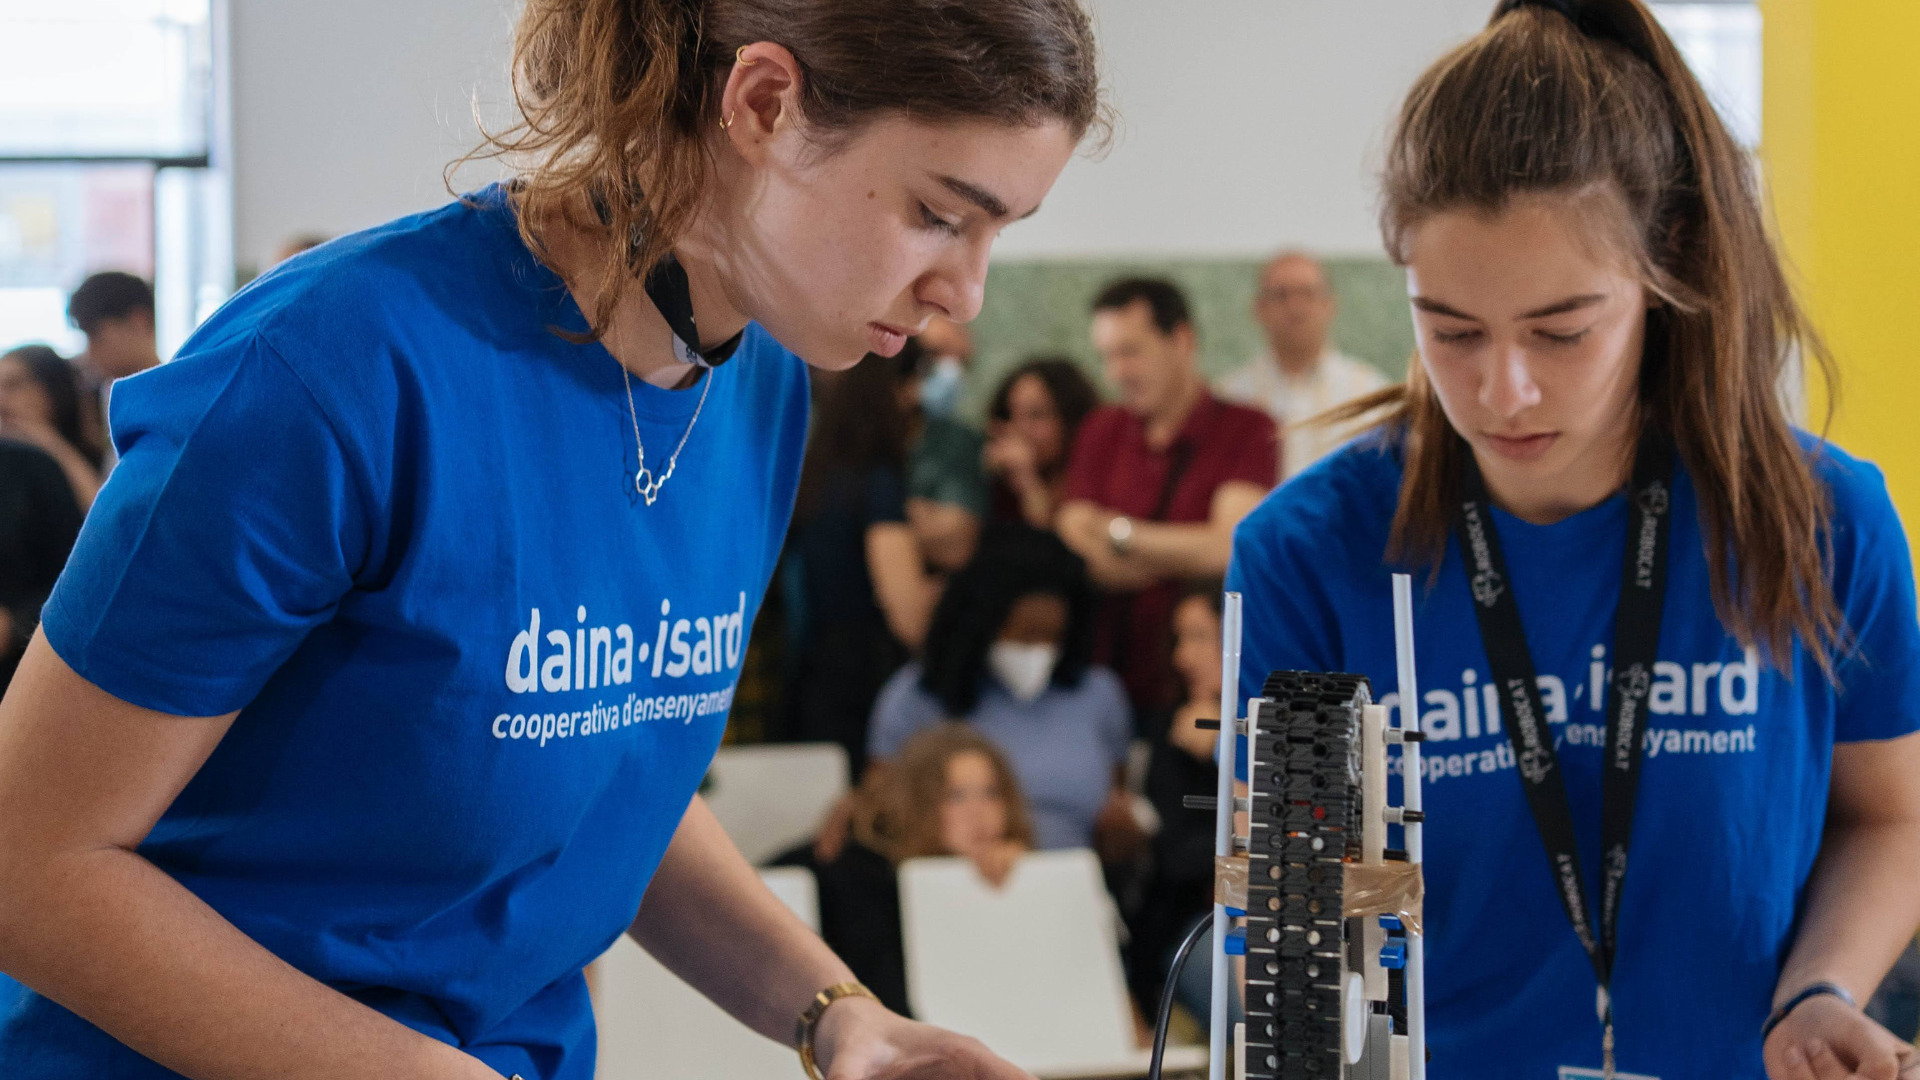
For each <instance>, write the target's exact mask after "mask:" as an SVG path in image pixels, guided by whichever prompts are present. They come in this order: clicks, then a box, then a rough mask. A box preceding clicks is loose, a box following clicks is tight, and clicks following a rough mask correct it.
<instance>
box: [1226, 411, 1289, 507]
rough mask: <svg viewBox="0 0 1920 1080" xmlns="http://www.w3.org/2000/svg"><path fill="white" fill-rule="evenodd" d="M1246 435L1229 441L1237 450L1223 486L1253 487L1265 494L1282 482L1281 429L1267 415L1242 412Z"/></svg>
mask: <svg viewBox="0 0 1920 1080" xmlns="http://www.w3.org/2000/svg"><path fill="white" fill-rule="evenodd" d="M1241 419H1242V421H1243V431H1242V433H1241V434H1240V435H1239V437H1237V438H1234V439H1232V440H1229V443H1228V445H1230V446H1231V447H1232V448H1233V449H1232V452H1231V456H1230V457H1229V458H1228V460H1227V468H1226V472H1225V474H1224V475H1223V476H1221V478H1220V479H1221V482H1223V483H1232V482H1234V481H1239V482H1241V483H1247V484H1252V485H1254V486H1255V487H1258V488H1260V489H1262V490H1266V489H1269V488H1272V487H1273V486H1274V485H1275V484H1276V483H1278V482H1279V480H1280V429H1279V428H1278V427H1276V426H1275V425H1274V422H1273V418H1272V417H1270V416H1268V415H1267V414H1266V413H1263V412H1256V411H1254V410H1252V409H1242V410H1241Z"/></svg>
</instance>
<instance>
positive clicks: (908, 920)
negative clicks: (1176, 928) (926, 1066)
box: [900, 851, 1206, 1080]
mask: <svg viewBox="0 0 1920 1080" xmlns="http://www.w3.org/2000/svg"><path fill="white" fill-rule="evenodd" d="M1111 910H1112V909H1111V905H1110V903H1109V901H1108V899H1107V893H1106V887H1105V885H1104V884H1103V883H1102V881H1101V876H1100V863H1099V860H1098V859H1096V858H1095V857H1094V855H1093V853H1092V852H1090V851H1047V852H1036V853H1034V854H1031V855H1027V856H1025V857H1024V858H1022V859H1021V860H1020V862H1019V864H1018V865H1016V866H1015V867H1014V870H1013V874H1012V875H1011V877H1009V878H1008V880H1007V882H1006V884H1005V885H1004V886H1002V887H1001V888H999V889H995V888H994V887H992V886H990V885H988V884H987V883H986V881H985V880H984V879H982V878H981V877H980V875H979V873H978V872H977V871H976V870H975V869H974V867H973V865H972V864H971V863H969V862H967V861H966V860H963V859H913V860H910V861H908V862H906V863H904V864H902V866H901V867H900V922H901V933H902V936H903V938H904V944H905V946H906V959H907V997H908V998H909V1000H911V1001H912V1003H913V1011H914V1015H915V1016H917V1017H919V1018H920V1019H922V1020H925V1021H927V1022H928V1023H932V1024H938V1025H940V1026H941V1027H945V1028H951V1029H953V1030H955V1031H959V1032H961V1033H963V1034H967V1035H972V1036H974V1037H975V1038H977V1039H980V1040H981V1041H982V1042H984V1043H986V1044H987V1046H989V1047H991V1048H992V1049H993V1050H994V1051H995V1052H996V1053H998V1054H1000V1055H1001V1056H1003V1057H1005V1058H1007V1059H1008V1060H1010V1061H1012V1062H1013V1063H1014V1064H1016V1065H1019V1066H1021V1067H1022V1068H1024V1069H1026V1070H1028V1071H1029V1072H1032V1073H1034V1074H1035V1075H1037V1076H1039V1077H1041V1078H1042V1080H1065V1078H1069V1077H1118V1076H1143V1075H1145V1074H1146V1067H1147V1053H1146V1052H1145V1051H1143V1050H1141V1049H1139V1048H1138V1046H1137V1045H1136V1044H1135V1042H1134V1028H1133V1012H1132V1009H1131V1007H1130V1004H1129V1001H1128V998H1127V988H1126V981H1125V979H1124V978H1123V976H1122V974H1121V971H1120V953H1119V949H1118V947H1117V945H1116V942H1115V940H1114V933H1113V924H1112V916H1111V915H1110V912H1111ZM1205 1060H1206V1050H1205V1049H1204V1048H1201V1047H1170V1048H1169V1049H1168V1051H1167V1063H1166V1064H1167V1069H1168V1071H1169V1072H1173V1071H1176V1070H1182V1071H1184V1070H1188V1069H1193V1068H1195V1067H1197V1066H1199V1065H1203V1064H1204V1063H1205Z"/></svg>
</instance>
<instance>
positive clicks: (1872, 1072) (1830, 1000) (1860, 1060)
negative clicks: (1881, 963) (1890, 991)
mask: <svg viewBox="0 0 1920 1080" xmlns="http://www.w3.org/2000/svg"><path fill="white" fill-rule="evenodd" d="M1762 1056H1763V1058H1764V1060H1765V1061H1766V1066H1767V1077H1768V1080H1917V1078H1920V1053H1916V1051H1915V1050H1914V1048H1913V1047H1911V1046H1909V1045H1907V1044H1906V1043H1903V1042H1901V1041H1900V1040H1899V1039H1898V1038H1897V1037H1895V1036H1894V1034H1893V1033H1892V1032H1890V1031H1888V1030H1887V1029H1886V1028H1883V1027H1881V1026H1880V1025H1879V1024H1876V1023H1874V1022H1873V1021H1872V1020H1870V1019H1868V1018H1867V1015H1866V1014H1865V1013H1863V1012H1861V1011H1860V1010H1859V1009H1856V1008H1854V1007H1853V1006H1851V1005H1848V1004H1847V1003H1846V1002H1844V1001H1842V1000H1840V999H1839V998H1837V997H1833V996H1832V995H1821V996H1820V997H1814V998H1808V999H1807V1000H1806V1001H1804V1002H1801V1003H1800V1006H1799V1007H1798V1008H1796V1009H1794V1010H1793V1011H1792V1012H1790V1013H1788V1014H1787V1017H1786V1019H1784V1020H1782V1021H1780V1026H1778V1027H1776V1028H1774V1029H1773V1034H1772V1035H1770V1036H1768V1037H1767V1044H1766V1046H1765V1047H1763V1048H1762Z"/></svg>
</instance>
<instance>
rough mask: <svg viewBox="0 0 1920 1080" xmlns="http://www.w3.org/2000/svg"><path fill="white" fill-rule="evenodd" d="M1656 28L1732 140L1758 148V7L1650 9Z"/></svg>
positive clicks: (1664, 6) (1707, 5) (1717, 5)
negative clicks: (1681, 57) (1662, 29)
mask: <svg viewBox="0 0 1920 1080" xmlns="http://www.w3.org/2000/svg"><path fill="white" fill-rule="evenodd" d="M1653 10H1654V14H1655V15H1657V16H1658V17H1659V19H1660V24H1661V25H1662V26H1664V27H1666V28H1667V33H1668V34H1669V35H1671V36H1672V37H1673V40H1674V44H1676V45H1678V46H1679V47H1680V51H1681V53H1683V54H1684V55H1685V56H1686V58H1687V65H1688V66H1689V67H1691V68H1693V73H1694V75H1695V76H1697V77H1698V78H1699V79H1700V82H1701V85H1703V86H1705V87H1706V90H1707V94H1708V96H1710V97H1711V98H1713V103H1714V105H1715V106H1717V107H1718V108H1719V110H1720V116H1721V118H1722V119H1723V120H1725V121H1726V124H1727V127H1728V128H1729V129H1731V130H1732V132H1733V137H1734V138H1735V139H1737V140H1738V141H1739V143H1740V145H1742V146H1744V147H1746V148H1747V149H1749V150H1752V149H1755V148H1756V147H1758V146H1759V145H1760V88H1761V67H1760V6H1759V5H1758V4H1754V3H1725V2H1722V3H1692V4H1663V3H1656V4H1654V5H1653Z"/></svg>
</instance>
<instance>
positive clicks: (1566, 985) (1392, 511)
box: [1228, 0, 1920, 1080]
mask: <svg viewBox="0 0 1920 1080" xmlns="http://www.w3.org/2000/svg"><path fill="white" fill-rule="evenodd" d="M1382 219H1383V226H1384V231H1385V235H1386V241H1387V247H1388V249H1389V251H1390V252H1391V253H1392V255H1393V256H1394V257H1395V258H1396V259H1397V260H1398V261H1400V262H1401V263H1402V264H1403V265H1404V266H1405V267H1406V269H1407V282H1408V292H1409V294H1410V296H1411V299H1412V308H1413V317H1414V322H1415V326H1416V329H1417V331H1418V340H1419V348H1418V356H1417V357H1416V359H1415V361H1414V364H1413V368H1412V371H1411V373H1410V376H1409V379H1408V382H1407V384H1406V386H1405V387H1403V388H1395V389H1394V390H1392V391H1389V392H1384V393H1382V394H1380V395H1376V396H1375V397H1374V398H1373V399H1371V400H1370V401H1366V402H1363V403H1361V404H1360V405H1359V406H1358V407H1356V409H1355V412H1356V413H1358V412H1362V411H1365V410H1366V409H1368V408H1374V409H1377V408H1380V407H1383V406H1391V407H1392V411H1391V413H1390V414H1389V415H1388V416H1387V418H1386V419H1385V420H1384V421H1383V422H1382V423H1381V425H1380V426H1379V428H1378V429H1377V430H1376V431H1375V433H1374V434H1373V435H1372V436H1371V437H1369V438H1365V439H1362V440H1360V441H1358V442H1356V443H1355V444H1353V445H1350V446H1349V447H1348V448H1346V449H1345V450H1344V451H1343V452H1341V453H1339V454H1338V455H1336V456H1334V457H1333V458H1331V459H1330V460H1328V461H1326V462H1324V463H1322V464H1321V465H1319V466H1318V467H1316V468H1315V469H1313V470H1310V471H1309V472H1307V473H1305V474H1304V475H1302V476H1301V477H1300V478H1298V479H1296V480H1294V481H1293V482H1291V483H1289V484H1288V485H1287V486H1286V487H1284V488H1282V489H1281V490H1280V491H1279V492H1277V493H1276V494H1275V495H1274V496H1272V497H1271V498H1270V499H1268V500H1267V502H1266V503H1265V504H1264V505H1263V506H1262V507H1261V508H1260V509H1259V510H1258V511H1256V512H1255V513H1254V514H1253V515H1252V516H1251V517H1249V518H1248V519H1247V521H1246V522H1245V523H1244V524H1243V525H1241V527H1240V529H1239V532H1238V535H1237V537H1236V542H1235V552H1234V564H1233V571H1232V574H1231V579H1230V581H1229V585H1228V587H1229V588H1230V589H1237V590H1239V591H1241V592H1243V593H1244V594H1245V597H1246V604H1247V607H1246V636H1245V663H1244V666H1243V668H1242V673H1241V677H1242V685H1245V686H1250V687H1254V688H1258V687H1259V686H1260V685H1261V683H1262V682H1263V681H1264V679H1265V677H1266V675H1267V673H1268V672H1269V671H1270V670H1274V669H1285V668H1295V669H1318V670H1338V671H1351V672H1359V673H1362V674H1365V675H1367V676H1369V677H1370V678H1371V680H1372V683H1373V687H1374V692H1375V694H1376V695H1377V696H1384V697H1386V698H1387V699H1388V702H1389V703H1390V704H1393V705H1395V706H1396V707H1397V708H1399V709H1400V710H1401V711H1402V712H1403V713H1407V714H1409V717H1410V718H1411V714H1412V713H1413V712H1415V711H1417V712H1418V715H1419V719H1420V721H1421V723H1422V726H1423V727H1424V728H1425V729H1426V732H1427V739H1428V742H1427V745H1426V747H1425V762H1424V773H1425V777H1426V779H1427V783H1428V794H1427V822H1428V824H1427V826H1426V839H1425V848H1426V859H1427V864H1426V868H1427V880H1428V888H1429V892H1428V900H1427V905H1428V906H1427V915H1428V919H1427V926H1428V928H1429V933H1430V946H1429V951H1428V954H1427V956H1428V966H1427V970H1428V976H1427V979H1428V981H1427V987H1428V994H1429V1012H1428V1017H1429V1027H1428V1030H1429V1032H1430V1039H1431V1046H1432V1054H1433V1057H1432V1065H1431V1073H1430V1075H1432V1076H1434V1077H1436V1078H1466V1077H1486V1076H1528V1077H1552V1076H1554V1075H1556V1070H1559V1071H1558V1075H1559V1076H1561V1077H1562V1078H1563V1080H1564V1078H1565V1077H1568V1076H1570V1075H1579V1076H1592V1075H1600V1073H1599V1072H1586V1071H1585V1070H1588V1069H1596V1070H1602V1071H1605V1070H1607V1069H1609V1068H1612V1067H1617V1069H1618V1070H1619V1071H1620V1074H1621V1075H1623V1076H1624V1075H1628V1074H1632V1075H1637V1076H1649V1077H1659V1078H1662V1080H1695V1078H1707V1077H1714V1078H1726V1077H1738V1078H1743V1080H1744V1078H1752V1080H1758V1078H1760V1077H1762V1076H1766V1077H1770V1078H1771V1080H1816V1078H1818V1080H1827V1078H1829V1077H1850V1076H1862V1077H1877V1078H1892V1077H1894V1076H1895V1075H1896V1074H1898V1075H1902V1076H1912V1075H1917V1074H1920V1066H1916V1065H1915V1064H1914V1055H1913V1052H1912V1050H1911V1048H1909V1047H1905V1046H1904V1045H1902V1044H1901V1043H1900V1042H1899V1041H1898V1040H1896V1039H1894V1038H1893V1037H1892V1036H1891V1035H1889V1034H1888V1033H1887V1032H1886V1031H1885V1030H1883V1029H1881V1028H1879V1027H1878V1026H1877V1025H1875V1024H1873V1023H1872V1022H1871V1021H1869V1020H1868V1019H1866V1018H1865V1017H1864V1016H1863V1015H1862V1014H1861V1012H1860V1011H1859V1010H1858V1009H1856V1008H1855V1007H1854V1005H1853V999H1854V998H1860V999H1864V998H1865V996H1866V995H1867V994H1869V993H1870V992H1871V991H1872V990H1873V988H1874V986H1875V984H1876V983H1877V982H1878V981H1879V980H1880V978H1881V976H1882V975H1883V973H1884V972H1885V971H1886V970H1887V968H1888V966H1889V965H1890V964H1891V963H1892V961H1893V959H1894V958H1895V956H1896V955H1897V954H1898V953H1899V952H1900V950H1901V948H1902V946H1903V945H1904V944H1905V943H1906V942H1907V941H1908V940H1909V939H1910V938H1911V937H1912V935H1913V932H1914V928H1915V925H1916V924H1917V923H1920V735H1916V734H1915V733H1914V732H1915V730H1916V728H1920V625H1917V624H1916V619H1915V607H1914V581H1913V575H1912V566H1911V560H1910V555H1909V547H1908V543H1907V540H1906V537H1905V535H1904V533H1903V532H1902V530H1901V527H1900V524H1899V521H1898V520H1897V518H1896V517H1895V515H1894V512H1893V508H1892V505H1891V502H1890V500H1889V498H1888V495H1887V491H1886V485H1885V483H1884V481H1883V480H1882V478H1881V476H1880V474H1879V472H1878V470H1876V469H1875V468H1874V467H1873V466H1871V465H1870V464H1867V463H1865V462H1862V461H1859V460H1857V459H1855V458H1852V457H1850V456H1848V455H1847V454H1845V453H1844V452H1842V451H1841V450H1839V449H1838V448H1836V447H1833V446H1830V445H1826V444H1824V443H1823V442H1821V441H1820V440H1818V439H1816V438H1813V437H1811V436H1807V435H1803V434H1801V433H1798V432H1796V431H1795V430H1794V429H1793V427H1792V426H1791V424H1790V421H1789V419H1788V415H1787V412H1786V409H1785V408H1784V407H1783V405H1782V380H1783V378H1785V377H1787V376H1789V375H1790V374H1791V373H1792V369H1790V368H1789V364H1790V363H1791V362H1792V361H1793V359H1794V357H1796V356H1799V357H1805V358H1807V359H1810V360H1814V361H1817V362H1818V363H1819V365H1820V366H1821V368H1822V369H1823V371H1826V372H1827V373H1828V374H1829V375H1831V368H1830V365H1829V364H1828V363H1827V362H1826V358H1825V354H1824V353H1823V352H1821V350H1820V347H1819V344H1818V341H1817V339H1815V338H1814V336H1813V335H1812V333H1811V331H1810V330H1809V328H1808V326H1807V323H1806V322H1805V320H1804V319H1803V317H1802V315H1801V313H1800V311H1799V309H1798V307H1797V306H1796V305H1795V303H1794V300H1793V298H1792V295H1791V292H1790V290H1789V288H1788V286H1787V283H1786V278H1785V275H1784V274H1783V272H1782V269H1781V264H1780V259H1779V257H1778V256H1777V254H1776V253H1775V251H1774V249H1773V247H1772V245H1771V243H1770V241H1769V239H1768V236H1767V232H1766V228H1765V220H1764V214H1763V212H1762V209H1761V204H1760V200H1759V197H1758V195H1757V193H1756V184H1755V180H1754V176H1753V173H1752V170H1751V166H1750V162H1749V160H1748V158H1747V157H1746V155H1745V154H1744V153H1743V152H1742V151H1741V149H1740V148H1739V147H1738V146H1737V145H1736V144H1735V143H1734V141H1733V140H1732V139H1731V138H1730V137H1729V135H1728V133H1727V130H1726V128H1725V127H1724V126H1723V124H1722V123H1721V121H1720V119H1719V118H1718V117H1717V116H1716V115H1715V113H1714V110H1713V107H1712V105H1711V104H1710V103H1709V101H1708V99H1707V97H1706V95H1705V94H1704V93H1702V91H1701V88H1700V86H1699V84H1698V83H1697V82H1696V81H1695V80H1694V78H1693V76H1691V75H1690V74H1689V73H1688V71H1687V68H1686V65H1685V63H1684V61H1683V60H1682V58H1681V56H1680V54H1679V53H1678V52H1677V51H1676V50H1675V48H1674V45H1673V43H1672V42H1671V41H1670V40H1669V39H1668V38H1667V37H1666V35H1665V34H1664V33H1663V32H1662V30H1661V29H1660V26H1659V24H1658V22H1656V20H1655V18H1654V16H1653V15H1652V13H1651V12H1650V11H1649V10H1648V8H1647V7H1646V6H1645V5H1644V4H1643V3H1641V2H1640V0H1504V2H1502V3H1501V4H1500V5H1499V7H1498V8H1497V10H1496V12H1495V14H1494V18H1493V21H1492V23H1491V25H1490V26H1489V27H1488V28H1487V29H1486V30H1485V31H1484V32H1483V33H1482V34H1480V35H1479V36H1478V37H1476V38H1475V39H1473V40H1472V41H1470V42H1468V43H1467V44H1466V45H1464V46H1462V47H1461V48H1459V49H1458V50H1456V51H1454V52H1453V53H1451V54H1449V55H1448V56H1446V57H1445V58H1444V59H1442V60H1440V61H1439V62H1438V63H1437V64H1436V65H1435V66H1434V67H1433V68H1431V69H1430V70H1429V71H1428V72H1427V73H1426V74H1425V75H1423V76H1422V77H1421V78H1420V79H1419V81H1418V82H1417V83H1416V84H1415V86H1414V89H1413V91H1412V93H1411V95H1410V96H1409V97H1408V99H1407V102H1406V105H1405V107H1404V110H1403V111H1402V113H1401V116H1400V121H1399V124H1398V127H1397V130H1396V133H1395V135H1394V137H1393V139H1392V142H1391V144H1390V146H1389V150H1388V154H1387V166H1386V170H1385V177H1384V209H1383V215H1382ZM1393 570H1406V571H1410V572H1413V573H1415V574H1416V575H1417V577H1416V581H1417V582H1419V583H1421V584H1420V585H1417V586H1416V590H1417V592H1416V597H1417V598H1416V631H1417V638H1418V645H1419V690H1420V701H1419V702H1418V703H1415V702H1400V701H1398V700H1397V695H1394V694H1390V693H1388V692H1389V691H1393V690H1394V689H1395V687H1396V684H1397V680H1396V678H1395V675H1394V671H1395V664H1394V650H1393V626H1392V618H1391V614H1390V613H1391V606H1390V604H1391V601H1390V572H1391V571H1393ZM1661 587H1664V600H1661V599H1660V598H1659V592H1660V588H1661ZM1616 668H1617V670H1618V671H1620V673H1621V674H1622V676H1623V677H1622V678H1621V679H1619V680H1618V681H1617V682H1616V680H1614V679H1613V678H1612V677H1611V676H1610V675H1609V670H1610V669H1616ZM1623 702H1624V704H1622V703H1623ZM1616 706H1618V708H1616ZM1635 779H1637V784H1638V787H1637V797H1636V796H1635V794H1634V792H1635V789H1634V788H1633V787H1632V786H1631V782H1632V781H1633V780H1635ZM1550 855H1551V858H1550V857H1549V856H1550ZM1603 855H1604V858H1603ZM1629 860H1630V861H1629ZM1562 868H1564V870H1565V872H1564V873H1561V872H1559V870H1560V869H1562ZM1570 911H1572V912H1578V913H1579V923H1580V924H1581V932H1580V933H1579V934H1576V933H1575V929H1574V925H1575V924H1574V922H1572V921H1570V914H1569V912H1570ZM1589 943H1591V947H1589ZM1602 986H1604V987H1605V988H1606V992H1605V993H1598V991H1599V989H1600V988H1601V987H1602ZM1609 1043H1610V1044H1611V1046H1610V1048H1609V1046H1608V1045H1607V1044H1609ZM1570 1070H1571V1071H1570Z"/></svg>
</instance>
